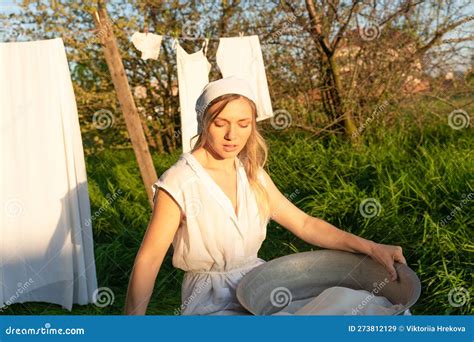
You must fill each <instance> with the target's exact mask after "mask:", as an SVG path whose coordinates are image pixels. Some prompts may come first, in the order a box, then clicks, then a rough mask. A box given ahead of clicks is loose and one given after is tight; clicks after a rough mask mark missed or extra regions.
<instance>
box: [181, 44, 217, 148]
mask: <svg viewBox="0 0 474 342" xmlns="http://www.w3.org/2000/svg"><path fill="white" fill-rule="evenodd" d="M207 44H208V40H207V39H206V40H205V41H204V43H203V46H202V48H201V49H200V50H199V51H197V52H194V53H187V52H186V51H185V50H184V49H183V48H182V47H181V45H179V42H178V41H177V40H175V41H174V46H175V48H176V65H177V68H178V87H179V107H180V116H181V141H182V146H183V153H186V152H189V151H190V150H191V149H192V148H193V147H194V144H195V143H196V139H194V140H192V138H193V137H194V136H195V135H196V134H197V114H196V110H195V106H196V101H197V99H198V97H199V95H200V94H201V91H202V89H203V88H204V86H205V85H206V84H208V83H209V72H210V71H211V67H212V65H211V63H209V61H208V60H207V58H206V56H205V51H206V47H207Z"/></svg>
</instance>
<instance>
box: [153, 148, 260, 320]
mask: <svg viewBox="0 0 474 342" xmlns="http://www.w3.org/2000/svg"><path fill="white" fill-rule="evenodd" d="M235 163H236V167H237V171H238V172H237V205H238V215H236V214H235V211H234V208H233V206H232V203H231V201H230V199H229V198H228V197H227V195H226V194H225V193H224V192H223V190H222V189H221V188H220V187H219V186H218V185H217V183H216V182H215V181H214V179H213V178H212V177H211V176H210V175H209V174H208V173H207V171H206V170H205V169H204V168H203V166H202V165H201V164H200V163H199V162H198V160H197V159H196V158H195V157H194V156H193V155H192V154H191V153H190V152H186V153H183V154H182V155H181V156H180V158H179V160H178V161H177V162H176V163H175V164H174V165H172V166H171V167H170V168H169V169H168V170H166V171H165V172H164V173H163V174H162V175H161V177H160V178H159V180H158V181H157V182H156V183H155V184H153V185H152V188H153V193H154V195H156V191H157V189H158V188H163V189H164V190H166V191H167V192H168V193H169V194H170V195H171V196H172V197H173V198H174V199H175V200H176V202H177V203H178V204H179V206H180V207H181V208H182V210H183V212H184V213H185V216H186V218H185V219H184V220H183V222H182V223H181V225H180V226H179V228H178V230H177V232H176V234H175V237H174V239H173V248H174V253H173V266H174V267H177V268H180V269H182V270H184V271H185V272H186V273H185V275H184V279H183V284H182V290H181V301H182V303H181V308H180V313H181V315H249V314H250V313H249V312H248V311H246V310H245V309H244V308H243V307H242V306H241V305H240V303H239V302H238V300H237V298H236V295H235V290H236V288H237V285H238V283H239V281H240V280H241V279H242V277H243V276H244V275H245V274H246V273H247V272H249V271H250V270H252V269H253V268H254V267H257V266H259V265H261V264H263V263H265V260H263V259H261V258H258V257H257V252H258V250H259V249H260V247H261V245H262V242H263V240H265V237H266V226H267V224H268V221H269V217H267V218H265V219H264V220H260V215H259V213H258V208H257V202H256V198H255V195H254V192H253V191H252V189H251V188H250V185H249V182H248V178H247V174H246V172H245V168H244V166H243V164H242V162H241V161H240V160H239V158H238V157H235ZM259 180H260V181H261V182H262V184H263V185H265V183H264V182H265V180H264V178H263V175H262V174H260V175H259Z"/></svg>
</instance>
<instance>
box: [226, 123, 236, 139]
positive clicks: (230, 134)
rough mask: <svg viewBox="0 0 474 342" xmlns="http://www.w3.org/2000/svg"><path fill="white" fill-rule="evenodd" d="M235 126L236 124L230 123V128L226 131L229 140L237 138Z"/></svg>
mask: <svg viewBox="0 0 474 342" xmlns="http://www.w3.org/2000/svg"><path fill="white" fill-rule="evenodd" d="M235 129H236V128H235V126H234V125H229V128H228V129H227V133H226V138H227V139H229V140H232V139H234V138H235Z"/></svg>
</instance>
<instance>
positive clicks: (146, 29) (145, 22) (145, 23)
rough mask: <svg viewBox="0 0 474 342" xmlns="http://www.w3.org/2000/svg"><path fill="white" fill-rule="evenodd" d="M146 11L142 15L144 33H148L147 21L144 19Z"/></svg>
mask: <svg viewBox="0 0 474 342" xmlns="http://www.w3.org/2000/svg"><path fill="white" fill-rule="evenodd" d="M146 13H147V12H146V11H145V14H144V15H143V32H145V34H146V35H148V23H147V20H146Z"/></svg>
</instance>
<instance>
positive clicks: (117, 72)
mask: <svg viewBox="0 0 474 342" xmlns="http://www.w3.org/2000/svg"><path fill="white" fill-rule="evenodd" d="M94 21H95V25H96V27H97V31H98V32H97V34H96V36H97V37H98V38H99V39H100V42H101V44H102V46H103V50H104V55H105V60H106V61H107V66H108V67H109V71H110V75H111V76H112V82H113V84H114V88H115V91H116V92H117V98H118V100H119V103H120V108H121V110H122V112H123V116H124V118H125V124H126V126H127V130H128V134H129V136H130V140H131V141H132V146H133V151H134V152H135V157H136V158H137V162H138V167H139V169H140V174H141V176H142V180H143V183H144V185H145V189H146V192H147V195H148V200H149V202H150V206H151V207H152V208H153V191H152V190H151V185H152V184H153V183H154V182H156V180H157V178H158V177H157V175H156V170H155V167H154V165H153V160H152V159H151V155H150V151H149V149H148V144H147V141H146V138H145V134H144V133H143V127H142V126H141V122H140V117H139V114H138V111H137V107H136V106H135V101H134V100H133V96H132V92H131V91H130V86H129V84H128V80H127V75H126V74H125V68H124V67H123V63H122V58H121V56H120V51H119V49H118V46H117V40H116V39H115V35H114V32H113V30H112V24H111V22H110V20H109V16H108V15H107V10H106V9H105V6H99V9H98V11H97V12H95V13H94Z"/></svg>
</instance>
